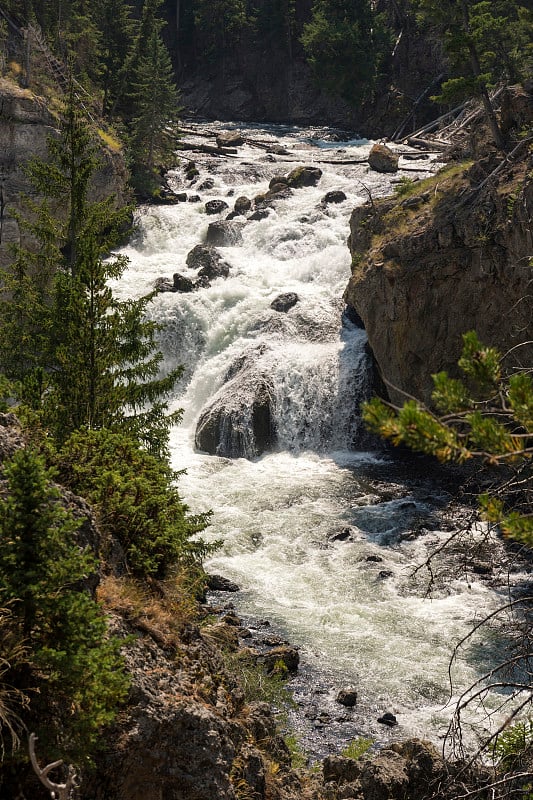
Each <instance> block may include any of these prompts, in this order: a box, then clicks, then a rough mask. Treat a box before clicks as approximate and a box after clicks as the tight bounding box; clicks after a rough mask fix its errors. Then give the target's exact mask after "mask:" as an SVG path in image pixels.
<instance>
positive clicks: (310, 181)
mask: <svg viewBox="0 0 533 800" xmlns="http://www.w3.org/2000/svg"><path fill="white" fill-rule="evenodd" d="M321 177H322V170H321V169H319V168H318V167H295V169H293V170H292V171H291V172H289V174H288V175H287V185H288V186H290V187H291V188H292V189H301V188H302V187H304V186H316V185H317V183H318V182H319V180H320V178H321Z"/></svg>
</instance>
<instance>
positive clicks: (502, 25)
mask: <svg viewBox="0 0 533 800" xmlns="http://www.w3.org/2000/svg"><path fill="white" fill-rule="evenodd" d="M521 5H522V4H521V3H518V2H515V0H490V2H489V0H458V2H456V1H455V0H417V6H418V13H419V18H420V19H421V20H422V21H423V22H425V23H426V24H429V25H436V26H437V30H438V31H439V32H440V33H442V35H443V37H444V45H445V48H446V51H447V53H448V55H449V58H450V67H451V71H452V74H451V76H450V78H449V79H448V80H447V81H446V82H445V83H444V84H443V86H442V93H441V95H440V96H438V97H436V98H435V99H436V100H438V101H439V102H457V101H458V100H463V99H465V98H467V97H471V96H478V97H480V98H481V100H482V103H483V107H484V110H485V117H486V119H487V122H488V125H489V127H490V130H491V135H492V138H493V141H494V143H495V144H496V146H497V147H498V148H500V149H503V148H504V145H505V142H504V139H503V135H502V132H501V130H500V126H499V123H498V119H497V116H496V113H495V111H494V108H493V106H492V103H491V100H490V96H489V90H490V88H491V87H492V86H494V85H495V84H496V83H497V82H498V81H500V80H511V81H516V80H517V78H519V77H521V76H523V75H524V74H527V72H528V71H530V70H531V63H532V62H531V32H532V27H531V26H532V18H531V12H527V11H525V10H524V9H523V8H521Z"/></svg>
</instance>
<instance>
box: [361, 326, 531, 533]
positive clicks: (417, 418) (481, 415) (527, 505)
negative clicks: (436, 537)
mask: <svg viewBox="0 0 533 800" xmlns="http://www.w3.org/2000/svg"><path fill="white" fill-rule="evenodd" d="M463 342H464V347H463V353H462V356H461V359H460V360H459V367H460V369H461V370H462V372H463V375H464V379H463V380H459V379H455V378H451V377H450V376H449V375H448V374H447V373H446V372H440V373H437V374H436V375H433V382H434V384H435V389H434V392H433V395H432V399H433V403H434V406H435V409H436V410H435V412H433V411H431V410H430V409H428V408H425V407H424V406H422V405H421V404H420V403H417V402H416V401H415V400H409V401H408V402H406V403H405V405H404V406H403V407H402V408H401V409H397V408H395V407H393V406H391V405H389V404H387V403H385V402H383V401H382V400H380V399H378V398H374V399H373V400H371V401H370V402H369V403H367V404H366V405H365V406H364V409H363V418H364V420H365V421H366V423H367V425H368V426H369V428H370V429H371V430H373V431H375V432H376V433H379V434H380V435H381V436H384V437H385V438H386V439H389V440H390V441H391V442H392V443H393V444H395V445H399V444H404V445H407V446H408V447H410V448H411V449H413V450H417V451H419V452H421V453H426V454H428V455H432V456H435V457H436V458H437V459H439V461H442V462H447V461H455V462H459V463H464V462H466V461H469V460H472V459H477V460H478V461H481V462H483V463H484V464H485V465H486V467H487V469H489V470H491V471H492V474H494V471H496V473H495V477H496V479H497V484H496V488H495V489H494V490H493V491H492V492H489V493H485V494H483V495H481V497H480V505H481V510H482V513H483V515H484V516H485V518H486V519H487V520H488V521H490V522H492V523H494V524H497V525H498V526H499V527H500V529H501V530H502V531H503V533H504V535H506V536H509V537H510V538H512V539H514V540H516V541H519V542H522V543H523V544H526V545H527V546H529V547H531V546H533V513H532V508H533V471H532V459H533V379H532V377H531V375H530V374H529V372H515V373H514V374H512V375H510V376H509V377H505V376H504V375H503V374H502V359H501V356H500V354H499V353H498V351H497V350H495V349H494V348H491V347H486V346H484V345H482V344H481V342H480V341H479V339H478V337H477V336H476V334H475V333H474V332H473V331H471V332H469V333H467V334H465V335H464V336H463Z"/></svg>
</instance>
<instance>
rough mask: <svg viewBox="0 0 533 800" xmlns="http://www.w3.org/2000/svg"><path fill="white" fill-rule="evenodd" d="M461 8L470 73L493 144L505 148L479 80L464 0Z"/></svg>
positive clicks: (485, 89)
mask: <svg viewBox="0 0 533 800" xmlns="http://www.w3.org/2000/svg"><path fill="white" fill-rule="evenodd" d="M461 8H462V11H463V24H464V30H465V33H466V35H467V41H468V52H469V54H470V66H471V68H472V74H473V76H474V78H476V80H477V82H478V86H479V91H480V94H481V101H482V103H483V108H484V109H485V116H486V118H487V122H488V124H489V128H490V132H491V134H492V138H493V140H494V144H495V145H496V147H497V148H498V149H499V150H505V141H504V138H503V134H502V132H501V129H500V126H499V124H498V120H497V118H496V112H495V111H494V107H493V105H492V103H491V101H490V97H489V92H488V89H487V85H486V83H485V81H483V80H481V75H482V72H481V65H480V63H479V55H478V52H477V50H476V46H475V44H474V42H473V40H472V37H471V35H470V15H469V13H468V5H467V2H466V0H461Z"/></svg>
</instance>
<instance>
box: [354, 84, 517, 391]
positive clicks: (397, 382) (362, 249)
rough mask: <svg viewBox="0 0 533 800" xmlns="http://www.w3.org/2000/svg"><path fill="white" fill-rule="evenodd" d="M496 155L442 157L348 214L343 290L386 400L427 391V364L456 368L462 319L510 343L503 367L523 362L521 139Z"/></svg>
mask: <svg viewBox="0 0 533 800" xmlns="http://www.w3.org/2000/svg"><path fill="white" fill-rule="evenodd" d="M519 101H520V106H521V108H522V111H521V119H523V113H524V109H525V108H527V109H528V110H529V111H528V113H529V119H530V120H531V119H533V98H532V97H531V96H525V95H524V94H523V93H521V95H520V97H519ZM509 107H510V108H511V107H516V104H515V106H513V104H511V105H510V106H509ZM511 117H512V113H511V112H510V113H509V118H511ZM502 159H503V156H502V155H500V154H497V153H495V152H493V153H492V154H490V153H489V154H488V155H486V156H485V157H484V158H481V159H479V160H477V161H474V162H473V163H472V162H470V163H469V165H466V166H465V165H464V166H460V165H459V166H458V165H455V166H452V167H449V168H448V169H447V170H445V171H444V172H442V173H441V174H439V175H437V176H436V177H435V178H433V179H430V180H428V181H425V182H422V183H420V184H413V187H411V189H410V191H409V194H408V196H404V197H403V198H397V199H386V200H380V201H374V203H372V204H367V205H365V206H363V207H361V208H357V209H355V210H354V212H353V214H352V218H351V223H350V231H351V232H350V238H349V246H350V250H351V253H352V262H353V264H352V277H351V279H350V282H349V285H348V287H347V289H346V293H345V299H346V302H347V303H348V304H349V305H350V306H352V307H353V308H355V310H356V311H357V313H358V314H359V315H360V317H361V319H362V320H363V322H364V325H365V327H366V330H367V332H368V337H369V343H370V347H371V348H372V351H373V353H374V356H375V359H376V362H377V365H378V369H379V372H380V374H381V377H382V378H383V379H384V381H385V382H386V385H387V390H388V394H389V396H390V397H391V399H393V400H394V401H397V402H401V401H402V400H403V399H405V395H404V393H409V394H411V395H415V396H416V397H418V398H420V399H422V400H424V401H428V400H429V398H430V394H431V390H432V381H431V377H430V376H431V374H432V373H435V372H437V371H439V370H442V369H446V370H449V371H450V372H451V373H454V372H455V369H456V363H457V359H458V357H459V355H460V352H461V347H462V340H461V334H462V333H464V332H466V331H468V330H472V329H474V330H476V331H477V333H478V335H479V337H480V339H481V340H482V341H483V342H485V343H486V344H488V345H492V346H495V347H497V348H498V349H500V350H501V351H502V352H503V353H505V352H506V351H508V350H512V353H511V354H510V355H509V357H508V359H507V362H506V363H507V365H508V366H509V367H513V366H520V365H531V363H532V362H531V359H532V356H533V350H532V347H531V345H527V346H523V347H518V345H520V344H521V343H522V342H527V341H530V340H531V339H532V338H533V317H532V314H531V310H532V302H531V281H532V278H533V273H532V268H531V263H530V260H531V256H532V255H533V231H532V226H531V217H532V214H533V176H532V167H533V159H532V158H531V155H528V148H527V145H524V147H523V148H522V150H521V151H519V152H518V153H516V154H515V156H514V157H513V158H512V159H509V160H508V161H507V162H506V163H504V164H503V167H502V168H501V169H500V171H499V172H498V173H494V170H495V169H497V167H498V165H499V164H500V163H502ZM492 173H494V174H492ZM491 174H492V177H490V178H489V176H490V175H491ZM487 178H489V179H488V180H487ZM485 181H486V182H485ZM513 348H515V349H513Z"/></svg>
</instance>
